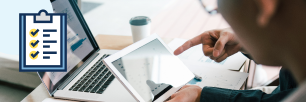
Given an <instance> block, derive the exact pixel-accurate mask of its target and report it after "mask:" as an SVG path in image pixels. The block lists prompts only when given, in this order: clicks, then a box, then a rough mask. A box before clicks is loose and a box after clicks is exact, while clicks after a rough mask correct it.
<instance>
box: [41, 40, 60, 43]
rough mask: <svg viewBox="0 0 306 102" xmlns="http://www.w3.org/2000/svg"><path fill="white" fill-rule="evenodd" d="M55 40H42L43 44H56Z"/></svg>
mask: <svg viewBox="0 0 306 102" xmlns="http://www.w3.org/2000/svg"><path fill="white" fill-rule="evenodd" d="M56 42H57V41H56V40H44V41H43V43H56Z"/></svg>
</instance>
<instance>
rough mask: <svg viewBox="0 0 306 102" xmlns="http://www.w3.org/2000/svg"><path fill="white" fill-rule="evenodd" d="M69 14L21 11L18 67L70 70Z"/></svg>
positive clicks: (32, 69)
mask: <svg viewBox="0 0 306 102" xmlns="http://www.w3.org/2000/svg"><path fill="white" fill-rule="evenodd" d="M66 18H67V14H66V13H48V12H47V11H46V10H40V11H39V12H38V13H20V14H19V71H20V72H36V71H52V72H56V71H61V72H64V71H65V72H66V71H67V42H66V39H67V19H66Z"/></svg>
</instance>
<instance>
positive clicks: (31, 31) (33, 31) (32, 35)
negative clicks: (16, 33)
mask: <svg viewBox="0 0 306 102" xmlns="http://www.w3.org/2000/svg"><path fill="white" fill-rule="evenodd" d="M36 30H37V29H31V30H30V32H29V34H30V36H31V37H33V38H35V37H37V35H38V32H36ZM32 33H33V34H32Z"/></svg>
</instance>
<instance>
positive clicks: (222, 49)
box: [174, 28, 242, 62]
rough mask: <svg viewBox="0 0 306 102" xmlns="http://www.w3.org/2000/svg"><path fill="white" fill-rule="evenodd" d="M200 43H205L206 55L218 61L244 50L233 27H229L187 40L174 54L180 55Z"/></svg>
mask: <svg viewBox="0 0 306 102" xmlns="http://www.w3.org/2000/svg"><path fill="white" fill-rule="evenodd" d="M198 44H203V52H204V55H205V56H208V57H210V59H212V60H214V61H216V62H221V61H223V60H224V59H226V58H227V57H228V56H231V55H233V54H235V53H237V52H238V51H240V50H242V47H241V45H240V44H239V43H238V41H237V39H236V38H235V36H234V33H233V31H232V29H230V28H227V29H220V30H211V31H206V32H204V33H202V34H200V35H199V36H197V37H195V38H193V39H191V40H189V41H187V42H185V43H184V44H183V45H182V46H180V47H179V48H177V49H176V50H175V51H174V54H175V55H179V54H181V53H182V52H184V51H185V50H187V49H189V48H191V47H193V46H195V45H198Z"/></svg>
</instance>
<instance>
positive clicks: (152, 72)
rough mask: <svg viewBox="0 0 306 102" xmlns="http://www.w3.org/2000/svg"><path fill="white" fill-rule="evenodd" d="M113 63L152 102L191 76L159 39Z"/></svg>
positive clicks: (145, 98)
mask: <svg viewBox="0 0 306 102" xmlns="http://www.w3.org/2000/svg"><path fill="white" fill-rule="evenodd" d="M112 64H113V65H114V66H115V67H116V68H117V70H118V71H119V72H120V73H121V74H122V75H123V77H124V78H125V79H126V80H127V81H128V82H129V83H130V85H131V86H132V87H133V88H134V89H135V90H136V91H137V93H138V94H139V95H140V96H141V97H142V98H143V99H144V100H145V101H146V102H149V101H151V102H152V101H154V100H155V99H157V98H158V97H160V96H161V95H163V94H164V93H165V92H167V91H168V90H170V89H171V88H174V87H175V88H177V87H182V86H183V85H185V84H186V83H187V82H188V81H190V80H191V79H190V77H186V76H190V74H192V73H191V72H190V71H189V70H188V68H187V67H185V65H184V64H183V63H182V62H181V61H180V60H179V59H178V57H176V56H174V55H173V54H171V52H169V51H168V50H167V48H166V47H165V46H164V45H163V44H162V43H161V42H160V41H159V40H158V39H155V40H152V41H151V42H149V43H147V44H145V45H143V46H142V47H139V48H138V49H136V50H134V51H132V52H130V53H128V54H127V55H125V56H123V57H121V58H119V59H117V60H115V61H113V62H112Z"/></svg>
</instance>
